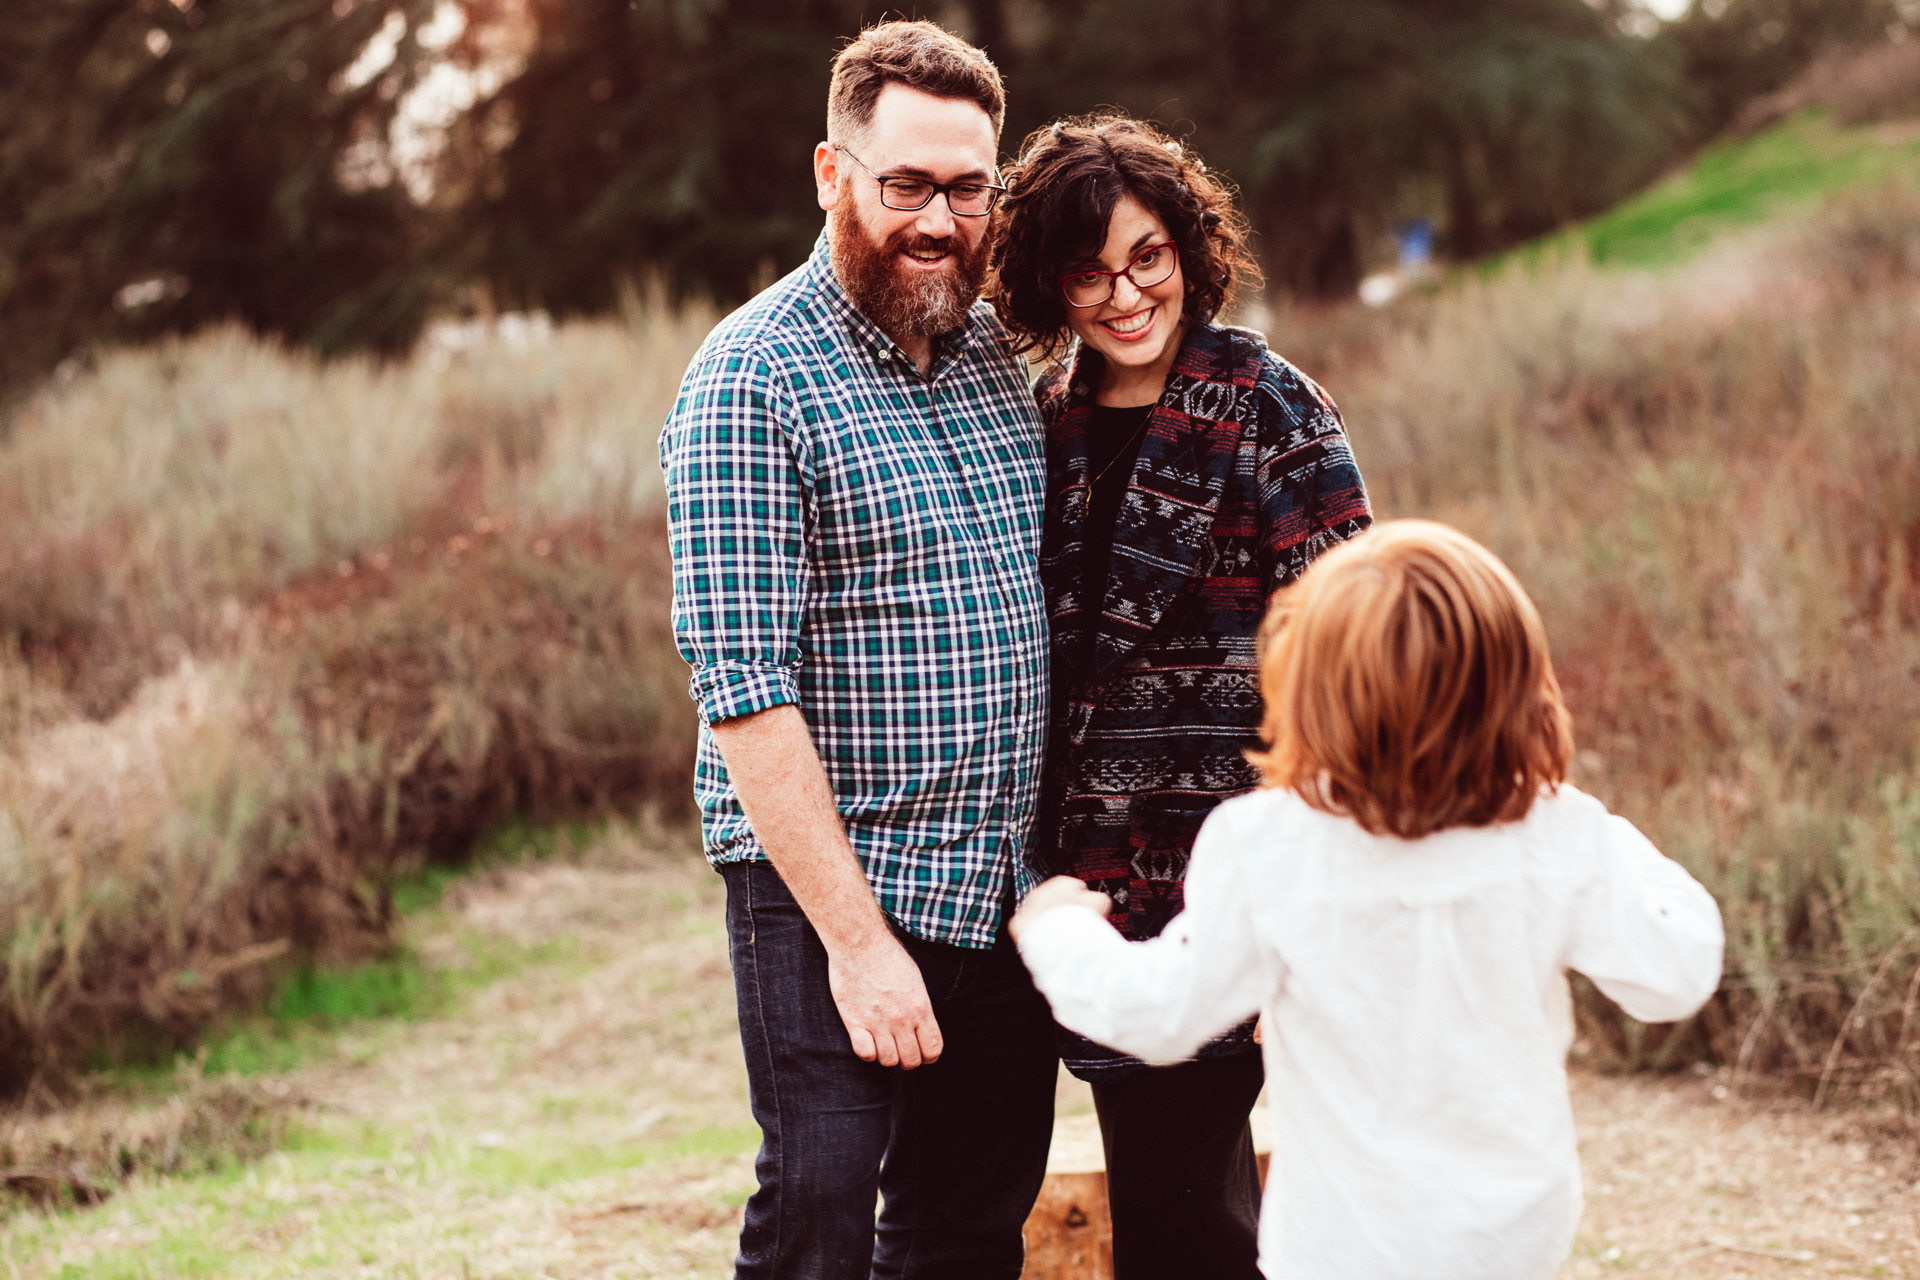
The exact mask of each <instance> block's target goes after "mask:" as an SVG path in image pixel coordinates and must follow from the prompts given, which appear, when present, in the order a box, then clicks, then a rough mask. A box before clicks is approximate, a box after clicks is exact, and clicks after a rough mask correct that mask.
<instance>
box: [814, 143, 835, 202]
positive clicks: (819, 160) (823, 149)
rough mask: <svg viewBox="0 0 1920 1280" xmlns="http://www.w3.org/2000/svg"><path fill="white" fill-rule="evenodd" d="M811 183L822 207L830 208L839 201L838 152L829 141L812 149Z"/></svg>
mask: <svg viewBox="0 0 1920 1280" xmlns="http://www.w3.org/2000/svg"><path fill="white" fill-rule="evenodd" d="M813 184H814V188H815V190H814V194H815V196H816V197H817V198H818V199H819V201H820V207H821V208H822V209H827V210H831V209H832V208H833V207H834V206H835V205H837V204H839V203H840V153H839V152H838V151H836V150H835V149H834V146H833V144H832V143H831V142H822V143H820V144H819V145H818V146H816V147H814V149H813Z"/></svg>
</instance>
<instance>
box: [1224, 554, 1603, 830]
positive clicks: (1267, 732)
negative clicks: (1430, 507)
mask: <svg viewBox="0 0 1920 1280" xmlns="http://www.w3.org/2000/svg"><path fill="white" fill-rule="evenodd" d="M1260 649H1261V657H1260V689H1261V692H1262V694H1263V695H1265V698H1266V704H1267V706H1266V716H1265V720H1264V722H1263V723H1262V724H1261V726H1260V737H1261V739H1262V741H1264V742H1265V743H1266V744H1267V750H1266V751H1264V752H1250V753H1249V757H1250V758H1251V759H1252V760H1253V762H1254V764H1255V765H1256V766H1257V767H1258V768H1259V769H1260V772H1261V774H1262V775H1263V778H1264V785H1266V786H1270V787H1291V788H1293V789H1294V790H1295V791H1296V792H1298V793H1299V794H1300V796H1301V798H1303V799H1304V800H1306V802H1307V803H1308V804H1310V805H1312V806H1313V807H1314V808H1316V809H1322V810H1325V811H1327V812H1330V813H1342V814H1345V815H1347V816H1348V817H1351V818H1352V819H1353V820H1354V821H1356V822H1358V823H1359V824H1360V825H1361V826H1362V827H1364V828H1366V829H1367V830H1368V831H1371V832H1373V833H1374V834H1375V835H1385V834H1391V835H1396V836H1400V837H1402V838H1404V839H1409V840H1411V839H1416V838H1418V837H1420V836H1424V835H1430V834H1432V833H1433V832H1435V831H1440V830H1444V829H1446V828H1448V827H1477V826H1485V825H1487V824H1489V823H1493V822H1510V821H1514V820H1517V819H1519V818H1523V817H1525V816H1526V814H1527V810H1528V809H1530V808H1531V807H1532V806H1533V801H1534V798H1535V797H1536V796H1538V795H1539V794H1540V791H1541V789H1542V788H1543V787H1554V786H1558V785H1559V784H1560V783H1561V782H1564V781H1565V780H1566V776H1567V765H1568V763H1569V762H1570V761H1571V759H1572V757H1573V729H1572V722H1571V718H1570V717H1569V716H1568V714H1567V709H1566V706H1565V704H1564V703H1562V702H1561V700H1560V685H1559V682H1558V681H1557V680H1555V679H1554V675H1553V662H1552V660H1551V658H1550V657H1549V656H1548V653H1547V633H1546V628H1545V627H1544V626H1542V625H1541V622H1540V615H1539V613H1538V612H1537V611H1535V609H1534V607H1533V602H1532V601H1531V600H1529V599H1528V598H1527V593H1526V591H1525V590H1524V589H1522V588H1521V586H1520V583H1519V581H1518V580H1517V579H1515V578H1514V576H1513V574H1512V572H1511V571H1509V570H1508V568H1507V567H1506V565H1504V564H1502V563H1501V562H1500V561H1499V559H1497V558H1496V557H1495V556H1494V555H1493V553H1492V552H1490V551H1488V550H1487V549H1486V548H1485V547H1483V546H1481V545H1480V544H1479V543H1477V542H1475V541H1474V540H1473V539H1471V538H1469V537H1467V536H1466V535H1465V534H1463V533H1460V532H1458V531H1457V530H1454V529H1450V528H1448V527H1447V526H1445V525H1442V524H1435V523H1433V522H1431V521H1427V520H1395V521H1389V522H1387V523H1385V524H1382V525H1380V526H1378V527H1376V528H1374V529H1372V530H1371V531H1369V532H1367V533H1364V534H1361V535H1360V536H1359V537H1357V538H1355V539H1353V540H1352V541H1351V542H1348V543H1345V544H1344V545H1342V546H1339V547H1336V548H1334V549H1333V550H1331V551H1329V552H1327V553H1326V554H1325V555H1323V556H1321V557H1320V559H1319V560H1318V561H1317V562H1315V564H1314V565H1313V567H1312V568H1310V569H1309V570H1308V571H1307V573H1306V574H1305V576H1303V577H1302V578H1301V579H1300V581H1299V582H1297V583H1295V584H1294V585H1293V586H1291V587H1289V588H1287V589H1286V590H1284V591H1282V592H1280V593H1279V594H1278V595H1277V596H1275V597H1274V600H1273V603H1272V604H1271V605H1270V606H1269V607H1268V610H1267V618H1266V622H1265V625H1264V626H1263V627H1262V628H1261V641H1260Z"/></svg>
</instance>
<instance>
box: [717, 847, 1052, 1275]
mask: <svg viewBox="0 0 1920 1280" xmlns="http://www.w3.org/2000/svg"><path fill="white" fill-rule="evenodd" d="M721 874H722V875H723V876H724V877H725V879H726V882H727V932H728V935H729V943H730V946H731V950H732V956H733V980H734V989H735V991H736V993H737V995H738V997H739V1002H740V1040H741V1043H742V1045H743V1046H744V1047H745V1049H746V1056H747V1083H748V1090H749V1093H750V1096H751V1099H752V1105H753V1117H754V1119H755V1120H757V1121H759V1122H760V1129H761V1134H762V1139H761V1144H760V1156H759V1159H758V1161H757V1162H756V1163H755V1166H754V1168H755V1172H756V1173H757V1174H758V1175H759V1181H760V1187H759V1190H757V1191H755V1192H754V1194H753V1196H752V1198H751V1199H749V1200H748V1201H747V1213H746V1223H745V1225H744V1226H743V1227H742V1228H741V1232H740V1256H739V1259H738V1260H737V1261H736V1262H735V1264H734V1275H735V1277H736V1280H760V1278H761V1277H767V1278H769V1280H773V1278H777V1280H869V1277H872V1278H873V1280H895V1278H896V1277H897V1278H899V1280H1017V1278H1018V1276H1019V1275H1020V1269H1021V1264H1022V1261H1023V1252H1024V1251H1023V1247H1022V1243H1021V1238H1020V1228H1021V1226H1022V1225H1023V1224H1024V1223H1025V1222H1026V1218H1027V1214H1028V1213H1029V1212H1030V1211H1031V1210H1032V1208H1033V1202H1034V1198H1035V1197H1036V1196H1037V1195H1038V1194H1039V1192H1040V1182H1041V1180H1042V1179H1043V1178H1044V1177H1045V1176H1046V1164H1047V1144H1048V1142H1049V1141H1050V1140H1051V1138H1052V1134H1053V1093H1054V1078H1055V1072H1056V1070H1057V1066H1056V1064H1057V1059H1056V1058H1055V1056H1054V1050H1053V1020H1052V1017H1051V1015H1050V1014H1049V1012H1048V1010H1047V1005H1046V1001H1045V1000H1044V999H1042V998H1041V996H1040V995H1039V993H1038V992H1036V991H1035V990H1034V988H1033V983H1032V981H1031V980H1030V979H1029V978H1028V977H1027V972H1026V969H1025V967H1024V966H1023V965H1021V963H1020V957H1019V954H1018V953H1017V952H1016V951H1015V950H1014V948H1013V945H1012V944H1011V943H1010V942H1009V941H1008V940H1007V939H1006V936H1005V934H1004V932H1003V933H1002V935H1001V937H1000V939H999V942H998V945H996V946H995V947H994V948H993V949H992V950H982V951H976V950H967V949H964V948H960V947H952V946H944V945H941V944H939V943H932V942H926V941H924V940H922V939H919V938H913V937H908V936H905V935H904V934H902V935H901V941H902V943H903V944H904V945H905V946H906V948H907V952H908V954H909V955H911V956H912V957H913V958H914V960H915V961H916V962H917V963H918V964H919V966H920V972H921V974H922V976H923V977H924V978H925V979H926V984H927V994H928V996H929V997H930V998H931V1000H932V1002H933V1014H934V1017H935V1019H936V1020H937V1021H938V1022H939V1024H940V1031H941V1035H942V1038H943V1039H944V1040H945V1044H946V1048H945V1052H943V1053H942V1054H941V1056H940V1060H939V1061H938V1062H935V1063H933V1064H931V1065H929V1066H923V1067H920V1068H917V1069H916V1070H913V1071H902V1070H900V1069H898V1068H893V1067H882V1066H879V1065H877V1064H874V1063H868V1062H862V1061H861V1060H860V1059H859V1058H858V1057H856V1056H854V1052H853V1049H852V1047H851V1046H850V1045H849V1043H848V1041H847V1030H846V1027H845V1025H844V1024H843V1023H842V1022H841V1021H840V1015H839V1013H838V1011H837V1010H836V1009H835V1007H834V1003H833V997H832V995H831V994H830V993H829V991H828V989H827V954H826V950H825V949H824V948H823V947H822V946H821V943H820V938H819V935H818V934H816V933H815V932H814V930H813V926H812V925H810V924H808V923H807V920H806V916H805V915H804V914H803V913H802V912H801V910H800V907H799V905H798V904H797V903H795V902H794V900H793V896H792V895H791V894H790V893H788V892H787V887H786V885H785V884H784V883H782V881H781V879H780V876H779V873H778V872H776V871H775V870H774V869H773V868H772V866H770V865H769V864H767V863H763V862H740V863H730V864H728V865H726V866H724V867H722V868H721ZM876 1196H878V1197H882V1198H883V1199H884V1203H883V1204H882V1207H881V1210H880V1215H879V1220H878V1222H876V1221H875V1219H874V1204H875V1199H876Z"/></svg>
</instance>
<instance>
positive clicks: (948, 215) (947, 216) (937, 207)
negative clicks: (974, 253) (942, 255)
mask: <svg viewBox="0 0 1920 1280" xmlns="http://www.w3.org/2000/svg"><path fill="white" fill-rule="evenodd" d="M958 223H959V219H957V218H955V217H954V214H953V208H952V206H950V205H948V204H947V193H946V192H944V191H942V192H941V193H940V194H938V195H936V196H935V197H934V198H933V199H931V200H929V201H927V203H926V204H925V205H924V206H922V207H921V210H920V217H919V218H918V219H917V220H916V221H915V222H914V230H916V231H918V232H919V233H920V234H921V235H923V236H932V237H934V238H936V239H941V240H944V239H946V238H947V237H948V236H951V235H952V234H953V233H954V230H955V229H956V227H957V225H958Z"/></svg>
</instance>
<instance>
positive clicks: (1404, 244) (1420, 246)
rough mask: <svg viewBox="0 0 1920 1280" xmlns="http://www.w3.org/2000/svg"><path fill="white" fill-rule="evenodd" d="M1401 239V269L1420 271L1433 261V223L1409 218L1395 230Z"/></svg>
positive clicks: (1422, 219)
mask: <svg viewBox="0 0 1920 1280" xmlns="http://www.w3.org/2000/svg"><path fill="white" fill-rule="evenodd" d="M1393 233H1394V234H1395V235H1396V236H1398V237H1400V269H1401V270H1403V271H1418V270H1421V269H1423V268H1424V267H1426V265H1427V264H1428V263H1430V262H1432V261H1433V223H1431V222H1429V221H1427V219H1425V218H1409V219H1407V220H1406V221H1405V222H1403V223H1401V224H1400V225H1399V226H1397V227H1395V228H1394V229H1393Z"/></svg>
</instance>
